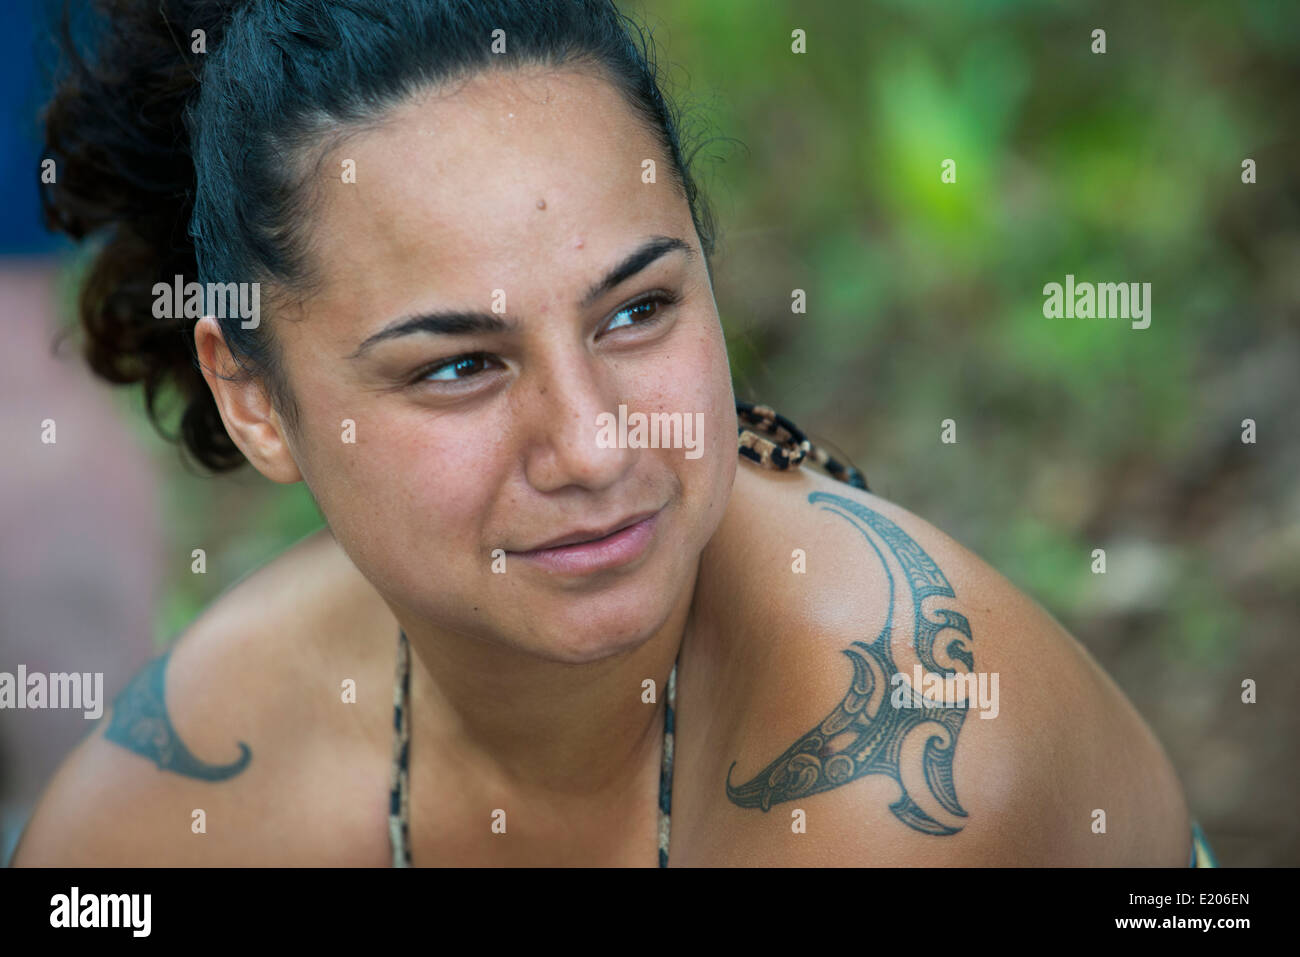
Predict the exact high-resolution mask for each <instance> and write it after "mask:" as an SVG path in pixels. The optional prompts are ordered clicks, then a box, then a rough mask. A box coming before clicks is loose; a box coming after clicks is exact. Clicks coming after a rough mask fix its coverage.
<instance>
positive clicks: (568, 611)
mask: <svg viewBox="0 0 1300 957" xmlns="http://www.w3.org/2000/svg"><path fill="white" fill-rule="evenodd" d="M667 595H668V593H667V592H663V591H658V592H656V591H650V592H645V591H641V590H639V589H638V590H635V591H633V590H628V591H627V592H626V596H625V597H621V598H620V600H610V598H611V597H612V596H599V597H595V596H590V597H588V598H586V599H585V600H584V599H583V598H578V597H576V596H572V597H569V598H568V599H567V600H561V602H560V603H559V605H558V607H554V611H553V613H552V614H550V615H548V616H547V617H546V618H545V619H544V620H543V622H544V623H543V622H539V627H538V629H537V631H535V632H534V634H533V635H532V636H531V637H530V640H529V645H530V646H531V647H532V648H533V649H534V650H535V653H537V654H539V655H541V656H542V657H545V658H550V659H552V660H555V661H562V662H565V663H566V664H574V665H582V664H590V663H591V662H594V661H601V660H602V659H605V658H611V657H614V656H617V655H621V654H626V653H628V652H631V651H634V650H636V649H637V648H639V647H641V645H643V644H645V642H647V641H649V640H650V639H651V638H652V637H654V634H655V632H656V631H658V630H659V628H661V627H662V626H663V623H664V622H665V621H666V620H667V618H668V616H669V615H670V614H671V613H672V602H671V601H670V600H668V599H667V597H666V596H667Z"/></svg>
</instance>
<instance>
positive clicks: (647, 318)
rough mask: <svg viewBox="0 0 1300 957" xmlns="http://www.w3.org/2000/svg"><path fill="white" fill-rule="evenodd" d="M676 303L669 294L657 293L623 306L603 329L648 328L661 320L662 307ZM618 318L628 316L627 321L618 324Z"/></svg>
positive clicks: (673, 296)
mask: <svg viewBox="0 0 1300 957" xmlns="http://www.w3.org/2000/svg"><path fill="white" fill-rule="evenodd" d="M676 301H677V297H676V296H675V295H672V294H670V293H662V292H657V293H654V294H652V295H649V296H646V297H645V298H644V299H640V300H638V301H637V302H634V303H632V304H631V305H629V306H624V307H623V308H622V309H620V310H619V311H618V312H616V313H614V318H613V319H612V320H610V323H609V325H607V326H606V327H605V329H606V330H607V331H608V330H611V329H619V328H622V327H624V326H648V325H650V324H651V323H654V322H657V321H658V320H659V319H661V318H663V317H662V315H661V312H662V307H664V306H670V305H672V304H673V303H675V302H676ZM620 316H628V317H629V321H626V322H620V321H619V317H620Z"/></svg>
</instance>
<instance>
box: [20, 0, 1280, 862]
mask: <svg viewBox="0 0 1300 957" xmlns="http://www.w3.org/2000/svg"><path fill="white" fill-rule="evenodd" d="M45 6H47V4H44V3H36V2H34V0H15V2H12V3H10V4H8V5H7V6H5V7H4V8H3V12H2V13H0V44H2V45H3V50H0V83H2V84H3V86H2V88H3V90H4V91H5V95H4V105H5V111H4V114H3V117H2V119H3V129H0V142H3V144H4V151H3V163H4V165H3V167H2V171H3V174H4V175H3V178H2V179H0V190H3V191H4V195H3V208H4V216H3V220H2V222H3V232H2V233H0V240H2V244H0V321H3V323H4V331H5V337H6V342H7V344H8V346H9V348H7V349H3V350H0V376H2V379H0V397H2V398H3V404H2V405H0V447H3V449H4V453H3V455H2V456H0V458H3V464H2V465H0V530H2V534H0V670H7V671H11V672H12V671H14V670H15V667H16V665H17V663H19V662H22V663H25V664H26V665H27V667H28V669H29V670H32V671H60V670H72V669H74V668H75V670H81V671H84V670H88V669H89V670H102V671H104V672H105V689H104V690H105V697H106V698H107V699H109V700H111V698H112V695H113V694H114V693H115V692H116V691H117V690H118V689H119V688H120V687H121V686H122V684H124V683H125V681H126V680H127V679H128V678H129V677H130V675H131V674H132V673H133V672H134V671H135V669H136V668H138V667H139V666H140V664H142V663H143V662H144V661H145V660H146V659H147V658H148V657H150V656H151V655H152V654H154V653H155V651H156V650H158V649H161V648H162V647H163V646H164V645H165V643H166V642H167V640H169V639H170V638H171V637H173V636H174V635H175V634H176V633H177V632H179V631H180V630H181V629H183V628H184V627H185V625H186V624H187V623H188V622H189V621H190V620H192V619H193V618H194V617H195V616H196V615H197V613H198V612H199V611H200V610H201V609H202V608H203V606H204V605H205V604H207V603H208V602H209V601H210V600H211V599H212V598H213V597H214V596H215V595H216V594H217V593H219V592H220V591H222V590H223V589H225V588H226V587H228V586H229V585H230V584H232V583H233V582H234V581H235V580H236V579H238V578H239V577H241V576H243V575H244V574H246V573H247V572H249V571H251V570H252V569H254V568H255V567H257V566H258V565H259V564H261V563H262V562H264V561H266V560H268V559H269V558H270V557H271V556H273V555H274V554H275V553H277V552H278V551H280V550H281V549H283V548H284V547H286V546H287V545H288V544H290V543H292V542H293V541H296V540H297V539H298V538H300V537H302V536H303V535H305V534H307V533H308V532H310V531H312V530H313V529H315V528H317V527H319V526H320V524H321V519H320V516H319V515H318V514H317V512H316V508H315V505H314V503H313V502H312V499H311V497H310V496H309V495H308V493H307V491H306V489H305V488H303V487H301V486H295V487H291V488H285V487H283V486H278V485H274V484H272V483H270V482H268V481H266V480H264V479H262V478H261V477H260V476H257V475H256V473H254V472H252V471H251V470H248V469H246V470H244V471H243V472H240V473H238V474H235V475H231V476H226V477H221V478H209V477H205V476H203V475H202V474H201V473H199V472H198V471H197V470H196V469H193V468H191V467H189V466H187V465H186V464H185V462H184V461H183V460H182V459H181V457H180V455H179V453H178V452H177V450H176V449H175V447H174V446H171V445H168V444H166V443H165V442H164V441H162V440H161V439H160V438H159V437H158V436H157V435H156V434H155V433H154V432H153V430H152V429H151V428H150V427H149V426H148V424H147V423H146V421H145V419H144V415H143V411H142V403H141V399H140V395H139V393H138V392H137V391H127V390H113V389H111V388H110V387H109V386H107V385H103V384H100V383H98V382H96V381H94V380H93V379H92V378H91V376H90V374H89V373H88V372H87V371H86V369H85V368H84V364H83V363H81V361H80V359H79V357H78V354H77V340H76V335H75V331H74V332H73V333H71V334H70V336H68V337H65V338H62V339H60V340H59V344H58V346H57V348H55V347H54V345H53V344H54V343H55V340H56V337H58V336H59V334H60V330H66V329H68V328H69V323H70V320H71V319H72V317H73V310H72V304H73V299H74V297H75V293H76V283H77V276H78V272H79V269H80V268H81V265H82V263H83V262H84V250H83V251H78V250H75V249H72V248H70V247H69V246H68V245H67V244H64V243H60V242H57V241H54V240H52V239H51V238H50V237H47V236H45V235H44V233H43V232H42V230H41V228H40V227H39V225H38V220H37V203H36V190H37V188H38V185H37V176H38V158H39V155H40V139H39V126H38V124H37V120H36V115H37V111H38V109H39V104H40V103H41V101H42V99H43V97H44V89H43V87H42V80H41V74H42V71H43V70H48V68H49V66H50V61H49V58H50V56H51V55H52V47H51V45H50V43H49V41H48V38H47V37H46V34H45V31H44V29H43V27H41V26H34V25H33V24H34V23H36V24H43V23H44V22H45V21H44V16H45V15H44V14H43V13H41V14H34V13H33V11H34V10H37V9H38V8H42V9H43V8H44V7H45ZM620 6H621V7H622V8H623V9H624V10H626V11H627V12H628V13H630V14H632V15H633V16H635V17H636V18H637V19H638V20H640V21H641V22H643V23H645V24H646V25H647V26H648V27H649V28H650V30H651V31H653V34H654V36H655V39H656V46H657V49H658V52H659V56H660V64H661V68H662V69H663V71H664V73H665V75H666V78H667V83H666V89H667V92H669V93H670V95H672V96H674V97H675V98H676V100H677V103H678V106H679V108H680V109H681V111H682V113H683V115H684V119H685V123H686V133H687V134H688V146H689V145H691V144H692V143H693V144H695V145H697V146H698V147H699V149H698V152H697V153H696V155H695V166H696V174H697V176H698V177H699V179H700V183H701V186H702V187H703V189H704V190H705V192H706V193H707V195H708V196H709V197H710V199H711V201H712V204H713V206H714V208H715V210H716V212H717V216H718V221H719V226H720V230H721V237H720V246H719V251H718V256H717V259H716V260H715V264H714V270H715V281H716V297H717V302H718V307H719V310H720V311H721V314H722V317H723V322H724V325H725V327H726V330H727V335H728V340H729V343H730V352H731V359H732V369H733V375H734V378H735V384H736V392H737V395H738V396H740V397H742V398H747V399H751V400H757V401H763V402H766V403H768V404H771V405H773V406H775V407H776V408H777V409H778V411H780V412H782V413H784V414H785V415H787V416H789V417H790V418H792V419H793V420H794V421H795V422H797V423H798V424H799V425H801V426H802V427H804V428H805V429H806V430H807V431H808V432H809V433H810V434H811V435H812V436H813V438H814V439H815V440H818V441H822V442H825V443H826V444H827V445H828V446H830V447H832V448H833V449H836V450H838V451H840V452H842V453H843V454H844V455H846V456H847V457H849V458H850V459H851V460H853V461H854V462H855V463H856V464H857V465H858V466H859V467H860V468H861V469H862V470H863V471H864V472H865V473H866V475H867V479H868V481H869V483H870V485H871V488H872V490H873V491H874V492H876V493H877V494H880V495H882V496H884V497H886V498H888V499H890V500H892V501H895V502H897V503H899V504H900V505H903V506H904V507H906V508H908V509H910V510H912V511H914V512H916V513H917V514H918V515H920V516H922V517H923V518H925V519H927V520H929V521H930V522H932V523H933V524H935V525H936V526H938V527H939V528H941V529H943V530H944V531H946V532H947V533H948V534H950V535H952V536H953V537H954V538H956V539H957V540H958V541H960V542H962V543H963V544H964V545H966V546H967V547H968V548H970V549H972V550H973V551H975V552H976V553H978V554H979V555H981V556H983V557H984V558H985V559H986V560H987V561H989V562H990V563H991V564H992V565H993V566H994V567H996V568H998V569H999V570H1000V571H1001V572H1002V573H1003V574H1005V575H1006V576H1007V577H1008V578H1009V579H1011V580H1012V581H1013V582H1015V583H1016V584H1017V585H1018V586H1020V587H1021V588H1022V589H1023V590H1024V591H1025V592H1027V593H1028V594H1030V595H1031V596H1033V597H1034V598H1036V599H1037V600H1038V601H1039V602H1040V603H1042V604H1043V606H1044V607H1046V608H1047V609H1048V611H1050V612H1051V613H1052V614H1053V615H1054V616H1055V617H1056V618H1057V619H1058V620H1060V621H1061V623H1062V624H1063V625H1064V626H1065V627H1066V628H1067V629H1068V630H1069V631H1071V632H1072V633H1073V634H1074V635H1076V636H1077V637H1078V638H1079V640H1080V641H1081V642H1082V643H1083V644H1084V645H1086V646H1087V648H1088V649H1089V650H1090V652H1091V653H1092V654H1093V655H1094V656H1095V657H1096V658H1097V660H1098V661H1099V662H1100V663H1101V664H1102V666H1103V667H1104V668H1105V669H1106V670H1107V671H1108V672H1109V673H1110V674H1111V675H1112V676H1113V677H1114V678H1115V680H1116V681H1117V682H1118V684H1119V685H1120V687H1121V688H1123V690H1124V691H1125V693H1126V694H1127V695H1128V696H1129V697H1130V698H1131V700H1132V701H1133V702H1134V704H1135V705H1136V706H1137V708H1138V710H1139V711H1140V712H1141V714H1142V715H1143V717H1144V718H1146V720H1147V721H1148V722H1149V723H1150V724H1151V726H1152V727H1153V728H1154V730H1155V732H1156V734H1157V735H1158V736H1159V738H1160V740H1161V741H1162V742H1163V743H1164V745H1165V747H1166V749H1167V750H1168V752H1169V754H1170V757H1171V758H1172V760H1173V762H1174V764H1175V766H1176V767H1177V769H1178V771H1179V774H1180V776H1181V778H1182V780H1183V783H1184V786H1185V788H1186V791H1187V796H1188V800H1189V802H1190V804H1191V806H1192V809H1193V812H1194V814H1195V815H1196V816H1197V817H1198V818H1199V820H1200V821H1201V823H1202V825H1203V826H1204V828H1205V831H1206V833H1207V835H1208V837H1209V839H1210V842H1211V844H1212V846H1213V847H1214V849H1215V851H1216V853H1217V854H1218V856H1219V859H1220V863H1221V864H1224V865H1227V866H1234V865H1292V866H1293V865H1296V864H1300V827H1297V823H1296V814H1295V810H1296V807H1297V800H1296V797H1295V793H1294V788H1295V783H1296V772H1295V770H1294V768H1295V765H1296V761H1297V759H1298V758H1300V743H1298V742H1300V708H1297V707H1296V705H1295V703H1294V702H1295V699H1294V697H1293V689H1294V688H1295V686H1296V681H1297V679H1300V669H1298V668H1297V665H1296V646H1295V642H1296V640H1297V638H1300V628H1298V627H1297V613H1298V612H1300V482H1297V480H1296V479H1297V474H1300V428H1298V427H1297V422H1296V417H1297V415H1298V414H1300V322H1298V321H1297V319H1298V317H1300V132H1298V128H1300V124H1298V123H1297V115H1298V114H1297V111H1296V102H1297V95H1300V4H1296V3H1294V2H1291V0H1286V2H1284V0H1255V2H1249V3H1245V2H1243V3H1232V2H1223V0H1205V2H1184V0H1161V2H1150V3H1142V4H1132V3H1098V4H1091V5H1089V6H1090V8H1091V9H1090V10H1089V11H1088V12H1086V13H1085V12H1083V11H1082V10H1081V9H1080V7H1081V5H1078V4H1071V3H1044V2H1038V3H1030V2H1017V0H1000V2H995V0H986V2H983V3H979V4H967V3H952V2H934V0H926V2H903V0H873V2H870V3H867V2H862V0H843V2H835V0H817V2H808V0H802V2H794V0H640V2H626V3H623V4H620ZM796 28H799V29H802V30H804V31H806V35H807V52H806V53H803V54H794V53H792V52H791V42H792V41H791V31H792V30H794V29H796ZM1098 28H1100V29H1104V30H1105V31H1106V52H1105V53H1104V54H1095V53H1093V52H1091V47H1092V44H1093V40H1092V31H1093V30H1094V29H1098ZM1247 158H1249V159H1253V160H1254V161H1255V163H1256V164H1257V174H1256V175H1257V182H1256V183H1254V184H1244V183H1243V182H1242V161H1243V160H1245V159H1247ZM945 159H952V160H954V161H955V163H956V182H955V183H951V184H945V183H943V182H941V178H940V173H941V164H942V163H943V161H944V160H945ZM1067 273H1071V274H1073V275H1074V276H1075V277H1076V280H1078V281H1080V282H1082V281H1090V282H1107V281H1114V282H1150V283H1151V284H1152V296H1151V303H1152V312H1151V325H1150V328H1148V329H1145V330H1134V329H1131V328H1130V325H1129V323H1128V322H1127V321H1124V320H1119V319H1093V320H1087V319H1047V318H1044V316H1043V302H1044V296H1043V286H1044V285H1045V284H1046V283H1049V282H1058V283H1061V282H1064V277H1065V275H1066V274H1067ZM794 289H803V290H805V291H806V293H807V298H808V308H807V313H806V314H792V313H791V309H790V302H791V292H792V290H794ZM46 418H53V419H55V420H56V421H57V422H58V430H59V431H58V443H57V445H56V446H45V445H42V444H41V443H40V441H39V431H40V423H41V421H42V420H44V419H46ZM948 418H951V419H954V420H955V421H956V423H957V442H956V443H955V444H951V445H946V444H942V443H941V442H940V423H941V421H942V420H944V419H948ZM1246 418H1250V419H1253V420H1255V422H1256V429H1257V441H1256V443H1255V444H1253V445H1252V444H1243V442H1242V440H1241V433H1242V425H1241V423H1242V420H1243V419H1246ZM196 547H202V548H204V549H206V553H207V561H208V566H207V573H206V574H205V575H195V574H192V573H191V571H190V563H191V557H190V554H191V549H193V548H196ZM1094 548H1105V549H1106V553H1107V574H1105V575H1094V574H1092V572H1091V565H1092V550H1093V549H1094ZM92 662H98V663H92ZM1245 679H1253V680H1254V681H1255V682H1256V683H1257V684H1258V703H1256V704H1253V705H1247V704H1243V703H1242V702H1241V693H1242V691H1241V686H1242V682H1243V681H1244V680H1245ZM89 730H90V727H89V723H88V722H85V721H84V720H83V719H82V718H81V716H80V712H76V713H68V714H64V713H61V712H54V711H46V712H32V711H26V712H13V711H8V712H0V812H2V813H3V819H2V821H0V823H3V826H4V832H3V836H4V843H3V847H0V851H2V852H3V855H4V856H5V857H7V854H8V853H9V851H10V850H11V848H12V843H13V841H14V840H15V839H16V836H17V829H18V827H19V826H20V825H21V823H22V821H23V820H24V819H25V815H26V814H27V813H28V811H29V810H30V807H31V805H32V803H33V802H34V801H35V799H36V797H37V796H38V795H39V793H40V790H41V789H42V788H43V786H44V784H45V781H46V780H47V779H48V776H49V774H50V773H52V771H53V769H54V768H55V766H57V763H58V761H59V760H61V758H62V756H63V755H64V754H65V753H66V752H67V750H69V749H70V748H71V747H72V746H73V745H74V744H75V743H76V742H77V741H78V740H80V738H81V737H82V736H84V735H85V734H86V733H88V732H89Z"/></svg>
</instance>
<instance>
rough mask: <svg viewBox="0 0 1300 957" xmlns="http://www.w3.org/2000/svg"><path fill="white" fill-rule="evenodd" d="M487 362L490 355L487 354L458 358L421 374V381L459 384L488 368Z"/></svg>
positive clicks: (471, 354) (475, 353)
mask: <svg viewBox="0 0 1300 957" xmlns="http://www.w3.org/2000/svg"><path fill="white" fill-rule="evenodd" d="M487 360H488V354H487V353H486V352H474V353H469V354H467V355H463V356H456V357H455V358H454V359H448V360H447V361H446V362H443V363H440V364H439V365H436V366H433V367H432V368H430V369H428V370H427V371H425V372H423V373H421V374H420V380H421V381H424V382H459V381H462V380H463V379H467V378H469V377H470V376H471V375H473V373H475V372H480V371H482V370H483V369H484V368H486V363H487ZM448 373H450V374H448ZM462 373H463V374H462Z"/></svg>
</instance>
